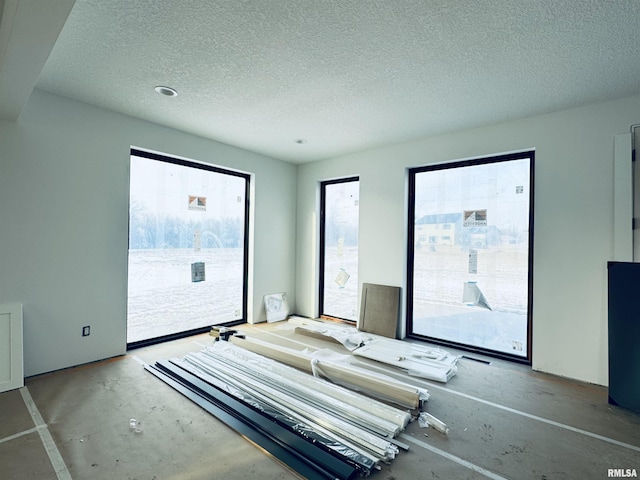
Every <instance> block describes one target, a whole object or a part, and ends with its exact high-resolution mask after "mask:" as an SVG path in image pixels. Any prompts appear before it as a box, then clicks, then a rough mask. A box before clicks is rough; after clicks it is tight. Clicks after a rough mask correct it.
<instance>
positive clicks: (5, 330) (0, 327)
mask: <svg viewBox="0 0 640 480" xmlns="http://www.w3.org/2000/svg"><path fill="white" fill-rule="evenodd" d="M23 386H24V368H23V361H22V305H20V304H19V303H11V304H7V305H0V392H6V391H8V390H13V389H15V388H20V387H23Z"/></svg>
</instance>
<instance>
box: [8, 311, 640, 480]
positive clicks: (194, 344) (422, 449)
mask: <svg viewBox="0 0 640 480" xmlns="http://www.w3.org/2000/svg"><path fill="white" fill-rule="evenodd" d="M242 328H243V329H244V330H246V331H247V333H248V334H251V335H255V336H259V337H261V338H264V339H267V340H270V341H273V342H276V343H280V344H283V345H287V346H292V347H294V348H304V346H310V347H331V348H339V347H337V346H335V345H331V344H327V345H323V343H324V342H322V341H321V340H317V339H312V338H308V337H302V336H299V335H296V334H295V333H294V332H293V331H292V330H291V329H289V328H287V327H286V325H285V324H282V325H280V324H269V325H261V326H257V327H252V326H248V325H246V326H243V327H242ZM211 342H212V340H211V337H209V336H208V335H199V336H195V337H190V338H187V339H182V340H178V341H174V342H169V343H165V344H162V345H156V346H153V347H148V348H144V349H138V350H133V351H131V352H130V353H129V354H128V355H125V356H123V357H118V358H115V359H111V360H106V361H102V362H96V363H92V364H89V365H83V366H79V367H76V368H71V369H67V370H63V371H59V372H54V373H50V374H45V375H40V376H37V377H32V378H29V379H27V381H26V387H25V388H23V389H20V390H14V391H11V392H6V393H3V394H0V479H3V480H13V479H20V480H22V479H30V478H32V479H38V480H47V479H51V480H58V479H70V478H71V479H109V480H114V479H138V480H152V479H155V480H161V479H172V480H174V479H175V480H177V479H225V480H233V479H243V480H245V479H253V478H255V479H261V480H275V479H294V478H300V477H299V476H298V475H297V474H296V473H295V472H292V471H291V470H289V469H288V468H287V467H286V466H284V465H281V464H280V463H279V462H277V461H276V460H274V459H273V458H271V457H270V456H269V455H267V454H265V452H263V451H262V450H261V449H259V448H257V447H256V446H255V445H253V444H251V443H249V442H248V441H247V440H246V439H244V438H243V437H241V436H240V435H238V434H237V433H236V432H234V431H233V430H231V429H230V428H228V427H227V426H225V425H224V424H222V423H221V422H219V421H218V420H217V419H215V418H214V417H212V416H211V415H209V414H208V413H206V412H204V411H203V410H202V409H200V408H199V407H198V406H196V405H195V404H193V403H192V402H191V401H190V400H188V399H187V398H185V397H183V396H182V395H180V394H179V393H178V392H176V391H174V390H173V389H171V388H170V387H169V386H167V385H165V384H164V383H162V382H161V381H159V380H158V379H156V378H155V377H153V376H152V375H151V374H150V373H148V372H146V371H145V370H144V369H143V367H142V364H143V363H144V362H146V363H153V362H155V361H156V360H163V359H167V358H171V357H175V356H182V355H184V354H185V353H188V352H191V351H197V350H200V349H202V348H203V346H206V345H208V344H210V343H211ZM449 350H450V351H452V352H453V350H451V349H449ZM470 356H472V357H474V358H481V357H480V356H478V355H470ZM490 361H491V365H487V364H485V363H481V362H477V361H473V360H469V359H464V358H463V359H461V360H460V362H459V370H458V375H457V376H456V377H454V378H453V379H452V380H451V381H450V382H449V383H448V384H446V385H443V384H436V383H432V382H425V381H421V380H418V379H415V378H411V379H410V381H411V382H412V383H415V384H418V385H421V386H424V387H426V388H428V389H429V391H430V392H431V399H430V400H429V402H427V404H426V406H425V408H424V410H426V411H428V412H430V413H431V414H433V415H435V416H436V417H438V418H440V419H441V420H443V421H444V422H446V423H447V425H448V426H449V428H450V432H449V434H448V435H443V434H441V433H439V432H437V431H435V430H433V429H425V428H420V426H419V425H418V423H417V422H413V423H411V424H410V425H409V427H408V428H407V430H406V432H405V433H403V434H402V435H401V436H400V438H399V440H401V441H403V442H405V443H407V444H408V445H410V449H409V451H407V452H404V451H401V452H400V454H399V456H398V457H397V458H396V459H395V460H394V461H393V462H392V463H391V464H390V465H385V466H383V468H382V469H381V470H380V471H379V472H376V473H374V474H372V476H371V478H372V480H405V479H411V480H422V479H438V478H440V479H482V478H490V479H494V480H499V479H518V480H520V479H537V480H545V479H546V480H552V479H580V480H585V479H587V480H588V479H594V480H599V479H605V478H609V477H610V476H611V473H613V474H616V475H617V474H620V473H628V474H633V473H634V471H633V469H635V472H636V474H638V475H640V415H639V414H637V413H633V412H630V411H627V410H624V409H620V408H617V407H613V406H610V405H608V404H607V389H606V388H604V387H599V386H594V385H589V384H584V383H580V382H575V381H571V380H566V379H562V378H558V377H555V376H551V375H546V374H541V373H537V372H533V371H532V370H531V369H530V368H529V367H527V366H523V365H517V364H512V363H509V362H503V361H500V360H495V359H490ZM398 376H399V377H401V378H402V375H398ZM404 378H405V379H406V377H404ZM630 381H640V380H639V379H630ZM131 418H135V419H137V420H140V421H141V422H142V427H143V431H142V433H135V432H134V431H131V430H130V429H129V419H131ZM425 434H426V435H425ZM427 435H428V436H427ZM610 469H624V471H622V472H621V471H618V470H617V471H615V472H609V470H610ZM626 469H629V471H628V472H627V471H626Z"/></svg>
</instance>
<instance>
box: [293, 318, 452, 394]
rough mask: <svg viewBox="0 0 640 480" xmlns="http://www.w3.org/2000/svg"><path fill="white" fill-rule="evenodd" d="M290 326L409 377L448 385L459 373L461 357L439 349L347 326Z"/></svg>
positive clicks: (296, 322) (299, 321) (298, 322)
mask: <svg viewBox="0 0 640 480" xmlns="http://www.w3.org/2000/svg"><path fill="white" fill-rule="evenodd" d="M288 323H289V324H291V325H292V326H296V327H295V332H296V333H297V334H300V335H306V336H312V337H315V338H324V339H326V340H330V341H335V342H338V343H340V344H342V345H343V346H344V347H345V348H346V349H347V350H349V351H350V352H351V354H352V355H355V356H357V357H362V358H368V359H370V360H374V361H376V362H380V363H384V364H386V365H390V366H393V367H397V368H399V369H401V370H403V371H404V372H405V373H407V374H408V375H410V376H414V377H420V378H424V379H427V380H435V381H437V382H442V383H447V382H448V381H449V380H451V378H452V377H453V376H455V374H456V372H457V367H456V363H457V361H458V357H457V356H456V355H451V354H450V353H448V352H446V351H444V350H442V349H440V348H437V347H436V348H434V347H428V346H424V345H417V344H415V343H409V342H404V341H402V340H396V339H392V338H387V337H383V336H381V335H376V334H373V333H368V332H361V331H359V330H357V329H356V328H355V327H352V326H348V325H332V324H331V323H328V322H319V321H316V320H311V319H306V318H302V317H292V318H290V319H289V321H288Z"/></svg>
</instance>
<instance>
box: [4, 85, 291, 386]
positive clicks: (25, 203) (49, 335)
mask: <svg viewBox="0 0 640 480" xmlns="http://www.w3.org/2000/svg"><path fill="white" fill-rule="evenodd" d="M132 145H133V146H136V147H141V148H145V149H150V150H156V151H160V152H165V153H168V154H174V155H179V156H182V157H187V158H192V159H195V160H198V161H202V162H207V163H212V164H215V165H220V166H223V167H228V168H233V169H237V170H242V171H245V172H250V173H252V174H253V175H254V176H253V180H252V182H253V187H254V189H255V196H254V199H253V201H254V204H253V205H254V206H255V216H254V232H255V236H254V246H253V276H252V282H251V284H250V287H251V288H252V295H251V296H250V300H249V301H250V303H251V305H250V307H249V308H250V310H252V311H253V314H252V316H251V318H250V319H249V320H250V321H259V320H261V319H264V317H265V313H264V308H263V306H262V297H263V295H265V294H267V293H274V292H280V291H285V292H288V293H289V297H290V302H291V303H292V305H291V306H292V308H295V281H294V278H295V267H294V255H293V252H294V250H295V240H294V237H295V235H294V234H295V220H296V218H295V211H296V209H295V189H296V167H295V166H294V165H291V164H289V163H286V162H281V161H278V160H274V159H271V158H268V157H264V156H261V155H257V154H253V153H250V152H247V151H244V150H241V149H237V148H234V147H230V146H228V145H224V144H220V143H216V142H213V141H209V140H206V139H203V138H200V137H196V136H193V135H188V134H184V133H181V132H178V131H176V130H172V129H169V128H164V127H160V126H158V125H154V124H152V123H148V122H144V121H141V120H137V119H134V118H131V117H127V116H124V115H119V114H116V113H113V112H109V111H106V110H103V109H100V108H96V107H92V106H89V105H86V104H82V103H78V102H73V101H70V100H67V99H64V98H61V97H57V96H54V95H51V94H48V93H45V92H41V91H35V92H34V93H33V95H32V96H31V98H30V100H29V102H28V104H27V106H26V107H25V110H24V111H23V113H22V116H21V117H20V122H19V123H14V122H8V121H0V303H8V302H19V303H23V304H24V343H25V344H24V353H25V374H26V375H34V374H38V373H42V372H47V371H51V370H56V369H60V368H64V367H68V366H73V365H78V364H81V363H86V362H90V361H93V360H98V359H102V358H107V357H111V356H115V355H119V354H122V353H124V351H125V348H126V299H127V242H128V238H127V230H128V193H129V187H128V182H129V178H128V176H129V173H128V168H129V149H130V147H131V146H132ZM83 325H90V326H91V335H90V336H88V337H84V338H83V337H82V336H81V328H82V326H83Z"/></svg>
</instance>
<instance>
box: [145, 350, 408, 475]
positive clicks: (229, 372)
mask: <svg viewBox="0 0 640 480" xmlns="http://www.w3.org/2000/svg"><path fill="white" fill-rule="evenodd" d="M163 369H164V370H163ZM148 370H150V371H152V373H154V374H156V375H157V376H161V375H159V373H160V374H162V373H163V372H164V371H166V370H171V371H172V373H171V374H170V375H171V376H172V377H173V380H176V377H179V376H181V375H183V376H193V377H196V378H197V379H199V380H200V381H204V382H206V384H208V385H209V386H211V387H214V388H215V389H217V392H216V395H217V394H219V393H224V394H226V395H229V396H232V397H233V398H234V401H238V400H239V401H241V402H242V404H243V405H244V406H245V407H244V408H246V407H249V408H251V409H252V410H253V411H254V412H255V413H254V414H256V415H259V416H262V417H268V418H270V419H271V421H273V422H275V423H277V424H278V425H280V426H282V427H284V428H285V429H287V431H289V432H292V433H294V434H295V435H297V436H298V437H299V438H302V439H304V440H305V445H303V447H304V449H307V448H309V447H308V446H307V444H311V445H313V446H315V447H317V448H319V449H320V450H321V451H323V452H325V453H329V454H330V455H331V456H332V457H333V458H335V459H337V460H336V461H337V462H338V463H339V464H341V463H345V464H346V465H349V466H351V467H353V469H354V470H353V471H351V470H349V469H346V470H344V468H343V467H340V468H337V467H336V466H335V465H333V462H332V461H328V462H327V464H326V465H323V466H322V467H321V468H320V469H318V471H319V472H323V471H328V476H326V477H324V478H330V477H332V478H351V477H352V476H353V474H354V473H355V472H357V473H359V474H361V475H367V474H368V473H369V472H370V471H371V470H372V469H373V468H376V466H377V465H378V464H379V463H380V462H389V461H391V460H392V459H393V458H394V457H395V455H396V454H397V452H398V447H397V445H396V443H395V442H394V440H393V438H394V437H395V436H396V435H398V434H399V433H400V432H401V431H403V430H404V428H405V427H406V425H407V423H408V422H409V421H410V420H411V415H410V414H409V413H408V412H405V411H402V410H399V409H396V408H393V407H391V406H389V405H386V404H384V403H381V402H378V401H375V400H372V399H370V398H366V397H363V396H362V395H360V394H358V393H356V392H352V391H350V390H347V389H345V388H342V387H340V386H338V385H334V384H331V383H329V382H326V381H324V380H322V379H319V378H316V377H313V376H311V375H308V374H306V373H303V372H300V371H298V370H296V369H294V368H291V367H288V366H286V365H282V364H279V363H278V362H275V361H273V360H271V359H268V358H265V357H262V356H260V355H257V354H255V353H252V352H250V351H247V350H244V349H242V348H239V347H237V346H234V345H232V344H229V343H228V342H217V343H216V344H215V345H214V346H213V347H210V348H207V349H205V350H203V351H201V352H198V353H192V354H188V355H186V356H185V357H184V358H183V359H180V360H177V359H176V360H172V361H171V362H170V366H169V367H167V365H166V363H164V364H156V366H155V367H149V368H148ZM178 370H179V371H178ZM177 371H178V372H177ZM176 372H177V373H176ZM181 372H184V373H183V374H182V373H181ZM163 380H164V378H163ZM165 381H166V380H165ZM177 381H178V382H179V383H180V380H177ZM167 383H169V382H167ZM205 396H206V395H205ZM292 443H293V444H296V442H292ZM298 447H299V446H298ZM298 447H296V448H298ZM265 448H266V447H265ZM306 455H307V456H308V455H309V454H308V453H307V454H306ZM313 456H314V457H317V455H316V454H313ZM305 458H306V456H305ZM318 458H319V457H318ZM285 461H287V460H285ZM307 461H309V459H308V458H307ZM341 468H342V469H343V470H344V471H340V470H341ZM314 471H315V470H314ZM303 473H304V475H305V476H309V475H310V473H309V472H308V471H305V472H303ZM312 473H313V472H312ZM313 475H315V474H313ZM321 475H324V474H322V473H321ZM317 478H323V477H317Z"/></svg>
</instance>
